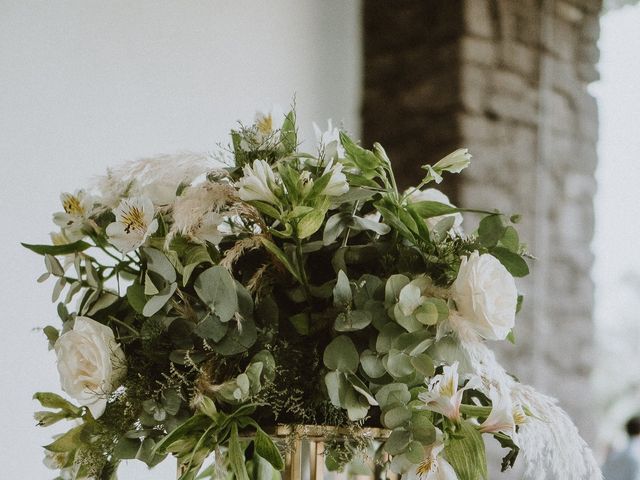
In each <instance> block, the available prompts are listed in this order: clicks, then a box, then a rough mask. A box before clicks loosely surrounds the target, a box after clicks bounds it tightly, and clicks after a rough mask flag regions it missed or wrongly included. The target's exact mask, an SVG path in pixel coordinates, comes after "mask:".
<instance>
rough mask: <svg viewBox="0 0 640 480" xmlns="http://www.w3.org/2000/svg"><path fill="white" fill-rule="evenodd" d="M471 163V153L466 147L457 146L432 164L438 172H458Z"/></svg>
mask: <svg viewBox="0 0 640 480" xmlns="http://www.w3.org/2000/svg"><path fill="white" fill-rule="evenodd" d="M470 163H471V154H470V153H469V149H468V148H459V149H457V150H456V151H455V152H452V153H450V154H449V155H447V156H446V157H444V158H443V159H442V160H439V161H438V162H437V163H436V164H435V165H433V168H434V170H436V171H439V172H450V173H460V172H461V171H462V170H464V169H465V168H467V167H468V166H469V164H470Z"/></svg>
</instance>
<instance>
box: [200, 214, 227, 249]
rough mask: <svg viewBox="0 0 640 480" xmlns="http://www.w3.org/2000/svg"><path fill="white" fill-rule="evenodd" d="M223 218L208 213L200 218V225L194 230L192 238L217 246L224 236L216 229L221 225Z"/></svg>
mask: <svg viewBox="0 0 640 480" xmlns="http://www.w3.org/2000/svg"><path fill="white" fill-rule="evenodd" d="M224 220H225V217H224V216H222V215H220V214H219V213H215V212H209V213H207V214H205V215H204V216H203V217H202V221H201V222H200V225H198V227H197V228H196V229H195V230H194V232H193V236H194V237H195V238H197V239H198V240H203V241H204V240H206V241H207V242H210V243H213V244H214V245H218V244H219V243H220V241H221V240H222V239H223V237H224V236H225V234H224V233H223V232H221V231H220V230H219V229H218V227H219V226H220V225H222V223H223V222H224Z"/></svg>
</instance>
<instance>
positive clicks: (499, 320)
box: [452, 252, 518, 340]
mask: <svg viewBox="0 0 640 480" xmlns="http://www.w3.org/2000/svg"><path fill="white" fill-rule="evenodd" d="M452 293H453V299H454V300H455V302H456V305H457V308H458V311H459V312H460V314H461V315H462V316H463V317H464V318H465V320H466V321H467V322H469V323H470V324H471V325H472V327H473V328H474V329H475V330H476V332H478V333H479V334H480V335H481V336H482V337H484V338H486V339H487V340H504V339H505V338H506V337H507V335H508V334H509V332H510V331H511V329H512V328H513V325H514V323H515V315H516V305H517V302H518V290H517V289H516V283H515V281H514V279H513V277H512V276H511V274H510V273H509V272H508V271H507V269H506V268H505V267H504V266H503V265H502V264H501V263H500V261H499V260H498V259H497V258H496V257H494V256H493V255H491V254H488V253H485V254H482V255H479V254H478V252H473V253H472V254H471V255H470V256H469V257H468V258H467V257H465V258H463V259H462V263H461V264H460V270H459V271H458V277H457V278H456V280H455V282H454V283H453V287H452Z"/></svg>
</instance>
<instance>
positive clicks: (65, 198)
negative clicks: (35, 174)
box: [53, 190, 94, 242]
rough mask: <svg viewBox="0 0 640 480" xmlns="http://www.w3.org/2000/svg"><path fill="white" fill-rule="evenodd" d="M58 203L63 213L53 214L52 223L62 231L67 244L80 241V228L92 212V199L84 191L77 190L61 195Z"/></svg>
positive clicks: (81, 234) (82, 234) (81, 235)
mask: <svg viewBox="0 0 640 480" xmlns="http://www.w3.org/2000/svg"><path fill="white" fill-rule="evenodd" d="M60 202H62V208H63V209H64V211H63V212H57V213H54V214H53V222H54V223H55V224H56V225H58V226H59V227H60V228H61V229H62V232H63V233H64V235H65V236H66V237H67V239H68V240H69V242H75V241H76V240H80V239H82V237H84V233H82V228H83V227H84V225H85V223H86V221H87V220H89V217H90V216H91V213H92V211H93V205H94V199H93V197H91V196H90V195H88V194H87V193H86V192H85V191H84V190H78V191H77V192H75V193H73V194H71V193H66V192H65V193H61V194H60Z"/></svg>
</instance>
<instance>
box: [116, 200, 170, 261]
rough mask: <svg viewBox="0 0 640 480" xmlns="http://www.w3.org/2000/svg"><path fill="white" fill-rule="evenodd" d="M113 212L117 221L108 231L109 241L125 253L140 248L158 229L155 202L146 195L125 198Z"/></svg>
mask: <svg viewBox="0 0 640 480" xmlns="http://www.w3.org/2000/svg"><path fill="white" fill-rule="evenodd" d="M113 213H114V214H115V216H116V221H115V222H113V223H111V224H109V225H108V226H107V230H106V232H107V236H108V237H109V242H111V243H112V244H113V245H114V246H115V247H116V248H117V249H118V250H120V251H121V252H123V253H127V252H130V251H131V250H135V249H136V248H138V247H139V246H140V245H142V244H143V243H144V242H145V241H146V240H147V237H149V235H151V234H152V233H154V232H155V231H156V230H157V229H158V221H157V220H156V219H155V218H153V217H154V216H155V209H154V207H153V203H152V202H151V200H149V199H148V198H146V197H133V198H125V199H124V200H122V201H121V202H120V205H118V207H117V208H116V209H115V210H114V211H113Z"/></svg>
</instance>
